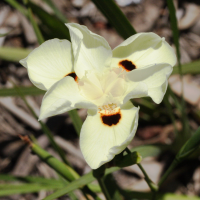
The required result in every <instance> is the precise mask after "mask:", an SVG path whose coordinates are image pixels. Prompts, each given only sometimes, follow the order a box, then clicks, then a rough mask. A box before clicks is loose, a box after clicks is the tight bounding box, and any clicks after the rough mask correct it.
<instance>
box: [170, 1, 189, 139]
mask: <svg viewBox="0 0 200 200" xmlns="http://www.w3.org/2000/svg"><path fill="white" fill-rule="evenodd" d="M167 6H168V9H169V16H170V24H171V28H172V32H173V40H174V44H175V46H176V54H177V58H178V71H179V74H180V76H181V81H182V88H181V91H182V92H181V107H182V112H181V113H182V124H183V133H184V135H183V134H182V137H183V139H184V140H185V141H186V140H187V138H188V137H189V136H190V135H189V123H188V119H187V114H186V106H185V100H184V97H183V79H182V77H183V73H182V66H181V61H180V58H181V54H180V47H179V30H178V25H177V19H176V10H175V7H174V3H173V0H167Z"/></svg>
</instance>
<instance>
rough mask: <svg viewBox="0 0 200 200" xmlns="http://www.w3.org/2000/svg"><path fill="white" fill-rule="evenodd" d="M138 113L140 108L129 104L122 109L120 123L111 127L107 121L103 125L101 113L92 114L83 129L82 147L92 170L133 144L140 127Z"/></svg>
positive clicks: (81, 136)
mask: <svg viewBox="0 0 200 200" xmlns="http://www.w3.org/2000/svg"><path fill="white" fill-rule="evenodd" d="M116 109H119V108H116ZM138 111H139V108H136V107H134V106H133V105H132V103H131V102H130V101H129V102H127V104H125V105H124V106H123V107H121V109H120V115H121V119H120V120H119V122H118V123H117V124H116V125H114V124H113V125H111V124H110V126H109V125H107V124H105V121H104V123H103V120H102V119H103V118H102V117H101V114H100V113H99V112H98V113H97V114H93V113H92V112H91V113H90V114H89V115H88V116H87V119H86V120H85V122H84V124H83V126H82V129H81V135H80V147H81V151H82V153H83V156H84V158H85V160H86V162H87V163H88V165H89V166H90V167H91V168H92V169H96V168H98V167H100V166H101V165H103V164H104V163H107V162H109V161H110V160H112V159H113V158H114V156H115V155H117V154H119V153H120V152H122V151H123V150H124V149H125V148H126V146H127V145H128V144H129V143H130V142H131V140H132V139H133V137H134V135H135V132H136V129H137V125H138ZM89 112H90V111H89ZM115 120H116V119H115ZM116 122H117V121H116ZM109 123H110V122H109ZM113 123H114V121H113Z"/></svg>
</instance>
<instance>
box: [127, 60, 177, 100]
mask: <svg viewBox="0 0 200 200" xmlns="http://www.w3.org/2000/svg"><path fill="white" fill-rule="evenodd" d="M172 70H173V68H172V66H171V65H169V64H166V63H161V64H157V65H150V66H147V67H144V68H139V69H136V70H133V71H131V72H129V73H127V77H128V79H129V80H130V81H131V82H130V83H129V84H130V85H131V84H136V83H143V84H146V86H147V90H148V95H144V96H150V97H151V98H152V99H153V101H154V102H155V103H157V104H159V103H160V102H161V101H162V99H163V96H164V95H165V92H166V89H167V85H168V77H169V76H170V74H171V72H172Z"/></svg>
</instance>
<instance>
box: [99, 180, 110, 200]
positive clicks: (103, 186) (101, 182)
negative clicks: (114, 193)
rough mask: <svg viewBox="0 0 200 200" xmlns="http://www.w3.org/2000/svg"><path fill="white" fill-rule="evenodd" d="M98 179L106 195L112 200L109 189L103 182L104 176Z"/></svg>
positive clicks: (107, 198) (107, 199)
mask: <svg viewBox="0 0 200 200" xmlns="http://www.w3.org/2000/svg"><path fill="white" fill-rule="evenodd" d="M97 181H98V183H99V185H100V187H101V190H102V192H103V194H104V196H105V197H106V200H111V197H110V194H109V193H108V190H107V188H106V186H105V184H104V182H103V177H98V178H97Z"/></svg>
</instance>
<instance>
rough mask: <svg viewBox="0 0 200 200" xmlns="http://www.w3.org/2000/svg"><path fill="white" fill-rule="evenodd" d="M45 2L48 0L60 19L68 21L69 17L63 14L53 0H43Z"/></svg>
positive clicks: (64, 21)
mask: <svg viewBox="0 0 200 200" xmlns="http://www.w3.org/2000/svg"><path fill="white" fill-rule="evenodd" d="M43 1H44V2H46V3H47V4H48V5H49V6H50V7H51V9H52V10H53V11H54V13H55V15H56V16H57V17H58V19H60V21H62V22H63V23H67V19H66V17H65V16H64V15H63V14H62V12H61V11H60V10H59V9H58V8H57V7H56V6H55V5H54V3H53V2H52V0H43Z"/></svg>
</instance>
